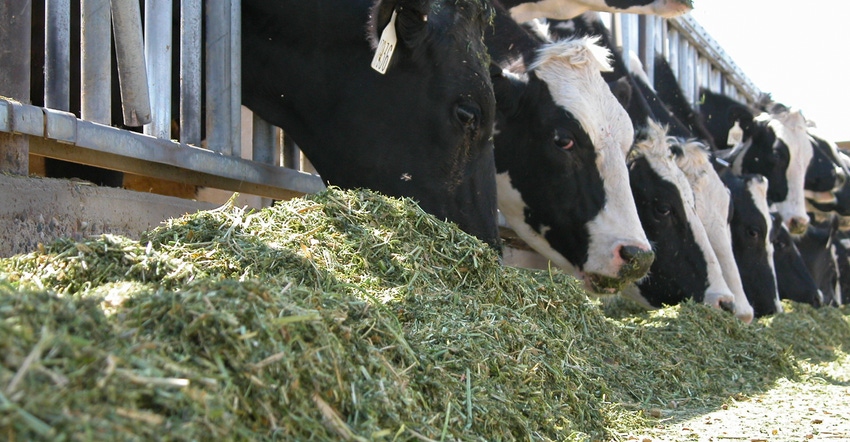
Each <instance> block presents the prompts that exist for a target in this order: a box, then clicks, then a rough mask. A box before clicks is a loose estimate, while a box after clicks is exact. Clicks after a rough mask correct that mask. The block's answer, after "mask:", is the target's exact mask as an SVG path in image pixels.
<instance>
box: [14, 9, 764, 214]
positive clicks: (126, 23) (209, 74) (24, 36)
mask: <svg viewBox="0 0 850 442" xmlns="http://www.w3.org/2000/svg"><path fill="white" fill-rule="evenodd" d="M72 1H76V0H44V2H45V8H44V10H45V20H44V29H33V27H32V18H33V17H32V11H33V3H32V2H31V0H15V1H11V2H10V1H4V2H0V96H2V97H0V150H2V155H0V171H3V172H9V173H14V174H20V175H26V174H27V173H28V157H29V154H30V153H32V154H35V155H40V156H44V157H50V158H57V159H62V160H68V161H73V162H77V163H83V164H88V165H92V166H98V167H104V168H109V169H115V170H119V171H123V172H130V173H134V174H139V175H144V176H149V177H153V178H162V179H168V180H172V181H178V182H183V183H187V184H192V185H200V186H207V187H213V188H219V189H224V190H229V191H239V192H243V193H248V194H254V195H259V196H263V197H269V198H276V199H285V198H290V197H292V196H296V195H300V194H304V193H312V192H316V191H319V190H321V189H322V188H324V185H323V184H322V182H321V180H320V179H319V178H318V177H316V176H315V175H310V174H307V173H303V172H301V171H299V170H297V168H298V161H297V158H298V153H297V150H294V149H292V148H291V147H292V144H291V143H284V142H283V141H282V139H283V137H282V132H281V131H280V129H278V128H274V127H272V126H271V125H269V124H268V123H266V122H264V121H262V120H261V119H259V118H256V117H254V118H253V121H251V122H250V130H251V133H252V139H253V142H252V146H251V154H252V156H251V157H252V160H246V159H243V158H242V147H243V146H242V144H241V136H240V134H241V131H240V128H241V127H242V126H243V123H247V122H243V121H242V117H241V114H240V96H241V89H240V84H241V79H240V20H239V19H240V14H239V13H238V11H240V0H208V1H204V2H202V1H201V0H182V1H180V0H146V1H145V8H144V23H145V24H146V25H145V26H144V27H143V26H142V22H143V21H142V13H141V9H140V7H139V2H138V0H111V1H110V0H80V7H79V9H80V27H81V32H80V39H81V44H80V46H81V48H80V59H81V63H80V66H79V69H80V75H81V80H80V89H81V90H80V118H77V117H76V116H75V115H74V114H71V113H69V112H68V110H69V108H70V105H69V96H70V94H71V82H70V78H71V69H77V67H74V66H71V61H70V60H71V55H70V54H71V51H70V41H71V26H70V22H71V20H70V19H71V15H70V14H71V10H72V5H71V2H72ZM172 1H180V4H179V28H178V29H173V26H172V23H173V21H174V20H173V18H174V17H172V14H173V9H172V8H173V6H174V5H173V3H172ZM608 17H609V18H610V19H611V20H610V21H611V28H612V30H613V32H614V35H615V38H616V41H617V42H618V43H619V44H620V45H621V46H622V47H624V48H627V49H630V50H633V51H635V52H636V53H637V54H639V56H640V58H641V59H642V61H643V63H644V66H645V68H646V69H647V73H648V75H649V76H650V79H651V78H652V75H653V73H652V66H653V63H652V56H653V55H654V54H655V53H663V54H664V55H665V56H666V57H667V58H668V60H670V61H671V65H672V67H673V69H674V71H676V73H677V76H678V79H679V82H680V83H681V85H682V88H683V90H684V91H685V93H686V94H687V96H688V97H689V98H690V99H691V102H692V103H696V102H698V100H699V97H697V96H696V95H697V91H698V88H699V86H705V87H709V88H711V89H712V90H714V91H717V92H721V93H724V94H726V95H729V96H731V97H732V98H736V99H739V100H742V101H747V102H753V101H755V100H756V98H757V97H758V95H759V91H758V89H757V88H756V87H755V86H754V85H753V84H752V82H751V81H750V80H749V79H748V78H747V77H746V76H745V75H744V74H743V73H742V72H741V70H740V69H739V68H738V67H737V66H736V65H735V64H734V63H733V62H732V61H731V60H730V59H729V57H728V56H726V54H725V53H724V52H723V50H722V48H720V47H719V46H718V45H717V43H716V42H714V40H712V39H711V37H710V36H709V35H708V34H707V33H706V32H705V31H704V30H703V29H702V28H701V27H700V26H699V25H698V24H697V23H696V22H695V21H694V20H693V19H691V18H690V17H689V16H686V17H680V18H677V19H672V20H664V19H661V18H659V17H648V16H634V15H628V14H613V15H608ZM202 23H203V26H202ZM202 29H203V30H205V32H206V35H205V37H206V38H205V39H204V40H203V41H205V42H206V44H205V47H201V41H202V38H201V32H202ZM172 32H174V33H178V34H179V37H180V38H179V42H180V60H179V66H177V67H176V69H172V54H171V50H172V47H171V46H172ZM33 33H44V36H45V39H44V41H45V42H46V43H45V47H44V48H41V47H31V44H30V42H31V36H32V34H33ZM113 33H114V35H113ZM113 39H114V45H115V54H116V57H115V58H116V60H115V61H114V62H115V63H117V66H118V77H119V78H118V79H119V83H120V86H121V106H122V114H123V120H124V124H125V125H126V126H141V125H144V126H143V127H144V132H143V133H137V132H132V131H129V130H122V129H119V128H116V127H111V126H110V124H111V122H112V121H111V115H112V109H111V106H112V102H113V100H112V97H111V88H110V87H109V85H110V82H111V81H112V75H113V73H112V63H113V60H112V57H111V47H112V46H111V45H112V41H113ZM31 51H44V55H45V75H44V85H45V86H44V91H43V93H44V99H45V100H44V103H45V107H36V106H32V105H31V104H28V103H29V97H30V92H31V84H32V78H31V75H30V71H31V63H30V60H31V55H32V54H31ZM202 55H203V58H202ZM201 60H204V64H203V65H202V62H201ZM202 70H203V71H202ZM172 72H178V73H179V74H178V75H179V80H180V81H179V91H173V92H174V93H172V91H171V85H172V78H171V75H172ZM202 75H203V78H204V80H205V83H204V84H205V87H204V90H201V89H202V87H201V85H202V82H201V79H202ZM36 92H38V91H36ZM172 97H177V98H176V99H177V100H179V115H177V116H173V115H171V109H172V102H171V100H172ZM202 98H203V99H205V101H206V109H205V111H203V112H204V114H203V115H202V109H201V102H202V101H201V100H202ZM202 118H204V119H205V120H204V121H205V126H206V128H207V130H206V148H202V147H200V146H201V136H202V135H201V127H202V125H201V121H202V120H201V119H202ZM172 119H177V120H179V134H172V133H171V122H172ZM172 137H175V138H178V139H179V140H180V142H177V141H173V140H172ZM287 146H288V147H289V149H287ZM281 149H283V150H287V152H284V153H283V154H281V153H280V151H281Z"/></svg>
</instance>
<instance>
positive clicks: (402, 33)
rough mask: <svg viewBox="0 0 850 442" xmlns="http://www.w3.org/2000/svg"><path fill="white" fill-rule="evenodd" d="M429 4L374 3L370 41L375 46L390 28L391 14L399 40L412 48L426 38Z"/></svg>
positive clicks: (417, 0)
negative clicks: (387, 28) (394, 16)
mask: <svg viewBox="0 0 850 442" xmlns="http://www.w3.org/2000/svg"><path fill="white" fill-rule="evenodd" d="M429 12H431V2H429V1H427V0H381V1H378V2H377V3H375V5H374V6H373V7H372V12H371V20H372V22H371V26H370V31H369V32H370V36H369V37H370V39H371V40H372V42H373V43H374V44H375V45H377V42H378V40H379V39H380V38H381V34H382V33H383V32H384V30H385V29H386V27H387V26H390V24H391V23H390V21H391V20H392V17H393V14H395V15H396V18H395V22H394V26H395V33H396V36H397V38H398V39H399V40H401V41H402V42H403V43H404V44H405V45H406V46H408V47H414V46H416V45H418V44H420V43H421V42H422V40H424V39H425V37H426V36H427V25H428V13H429Z"/></svg>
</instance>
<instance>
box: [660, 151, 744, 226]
mask: <svg viewBox="0 0 850 442" xmlns="http://www.w3.org/2000/svg"><path fill="white" fill-rule="evenodd" d="M667 143H668V144H670V145H671V146H678V149H679V150H680V151H681V154H678V155H675V159H676V165H677V166H679V169H681V170H682V172H684V174H685V177H686V178H687V181H688V184H690V188H691V190H692V191H693V194H694V198H695V199H696V198H700V200H701V201H705V203H706V206H709V205H710V206H711V207H713V208H714V210H713V211H711V212H710V213H707V214H704V215H714V216H717V217H720V218H723V219H725V218H727V214H728V211H729V203H730V200H731V196H730V195H729V191H728V190H727V189H726V186H725V185H724V184H723V181H722V180H721V179H720V176H719V175H718V174H717V172H715V171H714V165H713V164H712V163H711V154H710V153H709V152H708V148H707V147H706V146H705V144H703V143H702V142H700V141H696V140H691V141H686V142H679V140H677V139H675V138H668V140H667ZM701 216H702V215H701Z"/></svg>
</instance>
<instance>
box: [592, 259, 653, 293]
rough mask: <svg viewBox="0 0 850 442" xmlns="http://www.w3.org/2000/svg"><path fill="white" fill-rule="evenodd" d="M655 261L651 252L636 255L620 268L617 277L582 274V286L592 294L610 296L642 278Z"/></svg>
mask: <svg viewBox="0 0 850 442" xmlns="http://www.w3.org/2000/svg"><path fill="white" fill-rule="evenodd" d="M653 261H655V253H653V252H652V251H651V250H650V251H646V252H641V253H637V254H635V255H634V256H632V257H631V259H629V260H628V261H626V262H624V263H623V264H622V265H621V266H620V270H619V271H618V272H617V276H609V275H603V274H600V273H593V272H585V273H583V274H582V276H583V280H584V285H585V287H587V289H588V290H590V291H592V292H593V293H598V294H603V295H610V294H614V293H617V292H619V291H621V290H623V289H624V288H625V287H626V286H627V285H629V284H631V283H633V282H635V281H637V280H639V279H641V278H643V277H644V276H646V273H647V272H648V271H649V268H650V266H651V265H652V263H653Z"/></svg>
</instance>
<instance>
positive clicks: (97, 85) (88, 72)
mask: <svg viewBox="0 0 850 442" xmlns="http://www.w3.org/2000/svg"><path fill="white" fill-rule="evenodd" d="M80 12H81V17H80V58H81V60H80V81H81V83H82V91H81V95H80V116H81V118H82V119H83V120H88V121H93V122H95V123H101V124H109V123H110V122H111V121H112V111H111V109H110V106H111V100H112V88H111V87H110V86H109V85H110V84H111V82H112V70H111V63H112V51H111V50H110V43H111V42H112V28H111V27H110V26H111V23H110V20H111V11H110V3H109V0H82V4H81V5H80Z"/></svg>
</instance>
